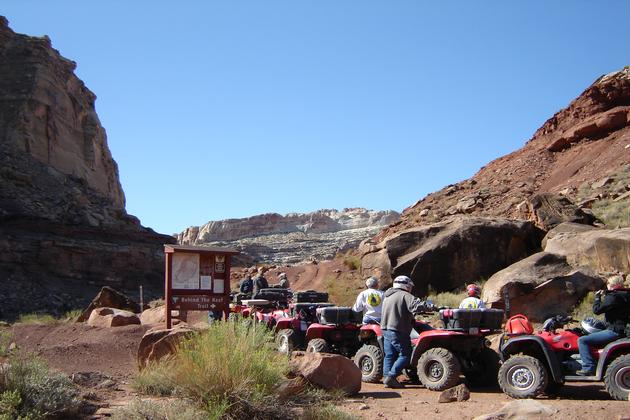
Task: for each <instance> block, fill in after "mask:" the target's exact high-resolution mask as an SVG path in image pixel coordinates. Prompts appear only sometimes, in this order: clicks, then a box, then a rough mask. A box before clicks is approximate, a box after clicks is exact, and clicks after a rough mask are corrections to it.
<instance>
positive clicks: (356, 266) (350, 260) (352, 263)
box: [343, 255, 361, 270]
mask: <svg viewBox="0 0 630 420" xmlns="http://www.w3.org/2000/svg"><path fill="white" fill-rule="evenodd" d="M343 265H345V266H346V267H348V268H349V269H350V270H360V269H361V259H360V258H359V257H357V256H355V255H348V256H346V257H344V259H343Z"/></svg>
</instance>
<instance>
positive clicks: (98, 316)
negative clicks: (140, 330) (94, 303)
mask: <svg viewBox="0 0 630 420" xmlns="http://www.w3.org/2000/svg"><path fill="white" fill-rule="evenodd" d="M87 324H88V325H90V326H92V327H102V328H110V327H124V326H125V325H136V324H140V318H139V317H138V315H136V314H134V313H133V312H129V311H124V310H122V309H116V308H97V309H94V310H93V311H92V313H91V314H90V317H89V318H88V320H87Z"/></svg>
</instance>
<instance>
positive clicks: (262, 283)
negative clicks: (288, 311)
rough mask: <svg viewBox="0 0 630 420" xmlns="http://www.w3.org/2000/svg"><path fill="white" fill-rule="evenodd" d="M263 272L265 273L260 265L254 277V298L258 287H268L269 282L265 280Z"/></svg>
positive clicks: (258, 290)
mask: <svg viewBox="0 0 630 420" xmlns="http://www.w3.org/2000/svg"><path fill="white" fill-rule="evenodd" d="M264 273H265V271H264V269H263V268H262V267H260V268H259V269H258V274H257V275H256V277H255V278H254V291H253V292H252V299H256V296H257V295H258V293H259V292H260V289H267V288H269V282H267V279H266V278H265V276H264Z"/></svg>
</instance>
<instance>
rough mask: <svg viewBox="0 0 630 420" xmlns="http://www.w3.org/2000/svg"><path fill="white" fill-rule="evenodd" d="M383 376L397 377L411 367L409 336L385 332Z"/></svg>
mask: <svg viewBox="0 0 630 420" xmlns="http://www.w3.org/2000/svg"><path fill="white" fill-rule="evenodd" d="M383 350H384V351H385V360H384V361H383V376H393V377H396V376H398V375H400V373H401V372H402V370H403V369H404V368H406V367H407V366H409V362H410V361H411V339H410V338H409V334H405V333H401V332H398V331H394V330H383Z"/></svg>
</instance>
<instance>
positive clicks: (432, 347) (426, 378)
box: [354, 309, 503, 391]
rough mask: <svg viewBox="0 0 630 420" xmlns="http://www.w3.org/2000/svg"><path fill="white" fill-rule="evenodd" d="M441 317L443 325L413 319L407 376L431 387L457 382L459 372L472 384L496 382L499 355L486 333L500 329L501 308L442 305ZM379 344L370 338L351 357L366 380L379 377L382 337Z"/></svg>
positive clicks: (380, 372) (483, 384)
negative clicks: (444, 307)
mask: <svg viewBox="0 0 630 420" xmlns="http://www.w3.org/2000/svg"><path fill="white" fill-rule="evenodd" d="M440 319H441V320H442V322H443V323H444V328H442V329H433V328H432V327H430V326H429V325H428V324H426V323H424V322H419V321H417V322H416V325H415V328H414V330H415V334H414V333H412V339H411V344H412V346H413V351H412V354H411V363H410V365H409V367H408V368H407V369H406V371H405V374H406V375H407V376H408V377H409V379H411V380H412V381H414V382H416V381H418V380H419V381H420V382H421V383H422V384H423V385H424V386H425V387H426V388H427V389H430V390H433V391H442V390H444V389H447V388H450V387H452V386H454V385H456V384H457V383H458V382H459V379H460V375H461V374H462V373H463V374H464V375H465V376H466V380H467V381H468V383H469V384H470V385H471V386H486V385H491V384H492V383H495V382H496V374H497V370H498V368H499V356H498V355H497V353H496V352H495V351H494V350H492V349H491V348H490V347H489V344H490V343H489V341H488V339H487V338H486V337H487V336H488V335H490V334H492V333H494V332H496V331H497V330H500V328H501V321H502V319H503V311H501V310H498V309H442V310H440ZM366 327H367V326H366ZM379 330H380V326H379ZM377 337H378V335H377ZM378 345H379V347H378V348H377V347H376V344H374V342H373V341H372V342H371V343H368V344H367V345H366V346H364V347H362V348H361V349H360V350H359V351H358V352H357V354H356V355H355V357H354V360H355V363H356V364H357V366H359V368H360V369H361V371H362V373H363V378H362V379H363V380H364V381H366V382H378V381H379V380H380V379H381V378H382V371H383V353H382V341H381V342H379V343H378ZM377 356H380V357H377Z"/></svg>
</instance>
